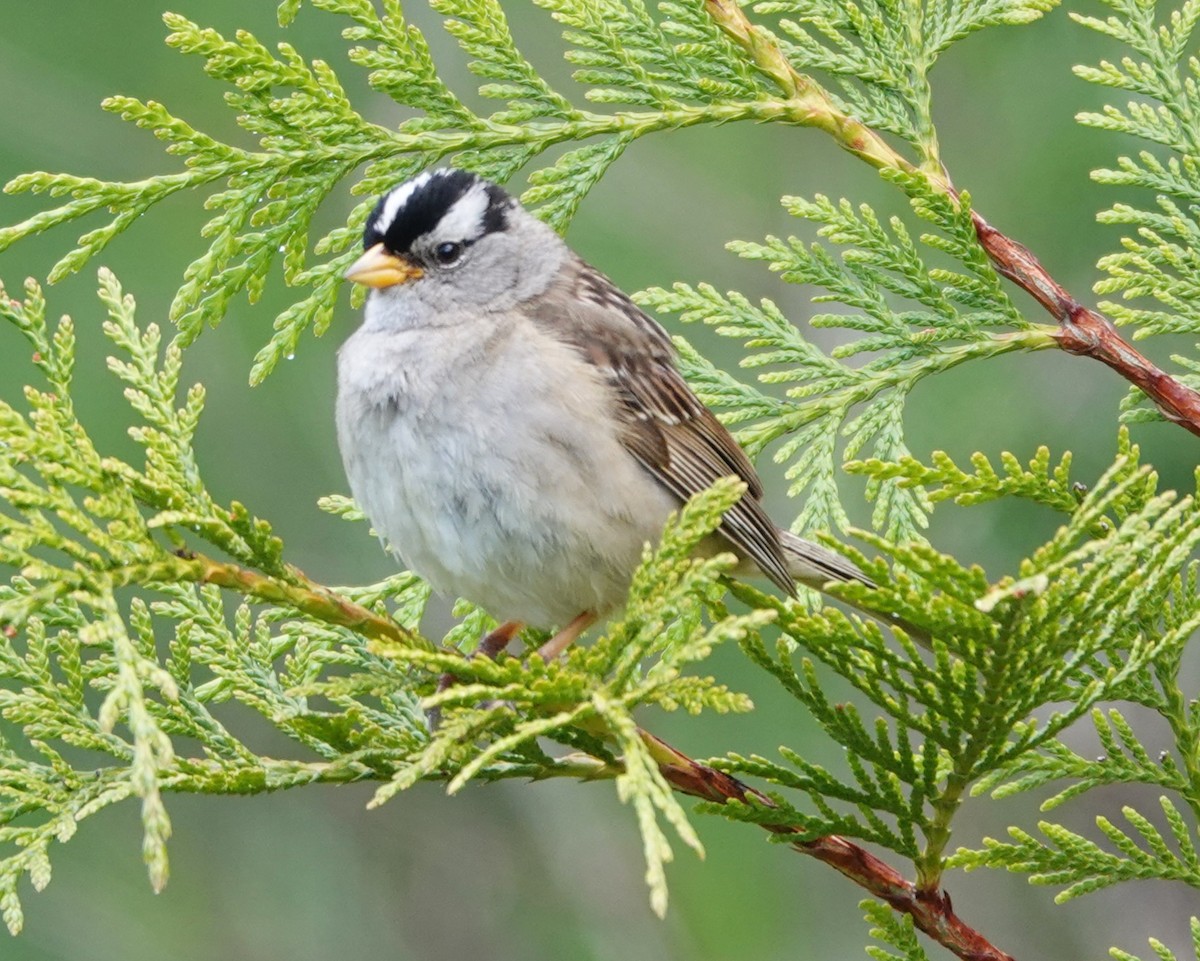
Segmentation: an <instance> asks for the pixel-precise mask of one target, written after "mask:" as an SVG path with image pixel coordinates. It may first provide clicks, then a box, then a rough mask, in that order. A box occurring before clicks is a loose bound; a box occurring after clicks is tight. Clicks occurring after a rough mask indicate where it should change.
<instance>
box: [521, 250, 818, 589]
mask: <svg viewBox="0 0 1200 961" xmlns="http://www.w3.org/2000/svg"><path fill="white" fill-rule="evenodd" d="M572 268H573V269H572ZM533 314H534V320H535V322H537V323H539V324H540V325H543V326H544V327H545V328H546V329H548V330H551V331H552V332H553V333H554V334H555V335H556V336H558V337H561V338H563V339H564V340H566V341H567V342H568V343H570V344H572V345H573V346H574V347H575V348H576V349H578V350H579V351H580V352H581V353H582V354H583V355H584V356H585V357H586V358H587V359H588V360H590V361H591V362H592V363H593V364H595V365H596V367H597V368H598V369H600V370H602V371H604V373H605V374H606V376H607V377H608V378H609V381H610V383H611V384H612V386H613V389H614V391H615V392H616V395H617V398H618V400H619V403H620V404H621V408H622V413H623V414H624V415H625V416H624V418H623V419H624V425H623V426H624V430H623V434H622V441H623V443H624V444H625V446H626V448H627V449H628V450H629V452H630V453H632V454H633V456H634V457H636V458H637V459H638V461H639V462H640V463H641V464H642V465H643V466H644V467H645V468H646V469H647V470H649V471H650V472H651V473H652V474H653V475H654V476H655V477H657V478H658V479H659V481H660V482H661V483H662V484H663V485H664V486H665V487H666V488H667V489H668V490H670V491H671V492H673V493H674V494H675V495H677V496H678V497H679V498H680V499H681V500H687V499H688V498H689V497H691V496H692V495H694V494H698V493H699V492H700V491H703V490H706V489H707V488H709V487H711V486H712V484H713V483H715V482H716V481H717V480H718V479H720V478H722V477H728V476H730V475H735V476H737V477H739V478H741V479H742V480H743V481H745V482H746V487H747V491H746V495H745V496H744V497H743V498H742V499H741V500H740V501H738V503H737V504H735V505H734V506H733V507H732V508H730V510H729V511H727V512H726V514H725V518H724V520H723V521H722V523H721V526H720V528H718V531H719V533H720V534H722V535H723V536H724V537H725V538H726V539H727V540H728V541H729V542H730V543H731V544H732V545H733V546H734V547H735V548H736V549H737V550H738V551H739V552H740V553H742V554H744V555H745V556H746V557H747V558H749V559H750V560H752V561H753V562H754V563H755V564H757V565H758V567H759V568H760V569H761V570H762V572H763V574H765V575H766V576H767V577H769V578H770V579H771V580H772V581H774V582H775V583H776V584H777V585H779V587H780V588H782V589H783V590H784V591H787V592H788V593H789V594H792V593H795V584H794V582H793V580H792V577H791V575H790V574H789V573H788V562H787V560H786V559H785V556H784V551H783V547H782V545H781V543H780V539H779V531H778V529H777V528H776V527H775V524H774V523H773V522H772V521H771V519H770V518H769V517H768V516H767V513H766V511H765V510H764V509H763V506H762V503H761V500H760V499H761V497H762V493H763V489H762V482H761V481H760V480H759V477H758V474H757V473H756V472H755V470H754V466H753V465H752V464H751V463H750V460H749V458H748V457H746V454H745V452H744V451H743V450H742V449H741V448H740V447H739V446H738V444H737V441H735V440H734V439H733V436H732V435H731V434H730V433H729V431H728V430H726V429H725V427H724V426H723V425H722V424H721V422H720V421H718V420H717V419H716V417H714V416H713V414H712V412H711V411H710V410H708V408H706V407H705V406H704V405H703V404H702V403H700V400H699V399H698V398H697V397H696V395H695V394H693V393H692V391H691V388H689V387H688V385H687V383H686V382H685V381H684V379H683V376H682V375H681V374H680V373H679V371H678V370H677V369H676V368H675V364H674V357H675V350H674V346H673V345H672V344H671V340H670V338H669V337H668V336H667V333H666V331H664V330H663V329H662V328H661V327H660V326H659V325H658V324H657V323H655V322H654V321H653V320H652V319H651V318H650V317H648V316H647V315H646V314H645V313H644V312H643V311H642V310H641V309H640V308H638V306H637V305H636V304H634V303H633V301H631V300H630V299H629V298H628V297H627V296H626V295H625V294H624V293H622V292H621V290H620V289H619V288H617V287H616V286H615V285H614V284H613V283H612V282H611V281H610V280H608V278H606V277H604V276H603V275H602V274H600V273H598V272H597V271H595V270H593V269H592V268H591V267H589V266H588V265H587V264H585V263H583V262H582V261H575V262H574V263H573V264H572V265H569V267H568V269H567V270H566V271H565V272H564V276H563V278H562V280H561V281H560V282H559V286H558V289H554V288H552V289H551V290H550V291H549V292H548V295H547V296H546V297H545V298H543V299H542V300H541V302H540V304H539V305H538V306H537V307H536V308H534V311H533ZM568 315H569V316H568Z"/></svg>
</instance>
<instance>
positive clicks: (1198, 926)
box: [1109, 917, 1200, 961]
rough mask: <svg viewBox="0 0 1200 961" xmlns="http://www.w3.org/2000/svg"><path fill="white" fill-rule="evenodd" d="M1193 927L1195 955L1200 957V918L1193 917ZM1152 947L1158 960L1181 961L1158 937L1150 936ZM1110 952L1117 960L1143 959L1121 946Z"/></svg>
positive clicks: (1132, 960) (1131, 960)
mask: <svg viewBox="0 0 1200 961" xmlns="http://www.w3.org/2000/svg"><path fill="white" fill-rule="evenodd" d="M1191 929H1192V953H1193V957H1195V958H1200V918H1196V917H1193V918H1192V920H1191ZM1150 947H1151V949H1153V951H1154V954H1155V956H1156V957H1157V958H1158V961H1180V959H1178V958H1177V957H1176V955H1175V952H1174V951H1172V950H1171V949H1170V948H1168V947H1167V946H1166V945H1165V944H1163V943H1162V942H1161V941H1159V940H1158V938H1150ZM1109 953H1110V954H1111V955H1112V956H1113V957H1114V958H1116V961H1141V959H1140V958H1138V957H1137V956H1136V955H1133V954H1130V953H1129V952H1128V951H1122V950H1121V949H1120V948H1111V949H1110V951H1109Z"/></svg>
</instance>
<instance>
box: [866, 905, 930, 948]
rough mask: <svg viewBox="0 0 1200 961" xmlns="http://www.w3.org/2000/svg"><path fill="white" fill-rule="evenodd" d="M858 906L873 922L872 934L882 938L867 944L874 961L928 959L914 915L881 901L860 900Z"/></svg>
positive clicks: (870, 921) (871, 923) (875, 937)
mask: <svg viewBox="0 0 1200 961" xmlns="http://www.w3.org/2000/svg"><path fill="white" fill-rule="evenodd" d="M858 906H859V907H860V908H861V909H862V911H863V915H864V917H865V918H866V920H867V923H868V924H870V925H871V937H873V938H874V939H875V940H876V941H879V942H881V944H879V945H875V944H871V945H867V954H868V955H870V956H871V957H872V958H874V959H875V961H929V956H928V955H927V954H926V953H925V949H924V948H923V947H922V946H921V942H920V941H918V940H917V931H916V928H915V927H914V925H913V920H912V916H911V915H907V914H899V913H898V912H896V911H893V910H891V909H890V908H888V907H887V906H886V905H883V904H880V903H879V902H878V901H860V902H859V905H858ZM893 949H894V950H893Z"/></svg>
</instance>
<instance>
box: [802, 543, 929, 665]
mask: <svg viewBox="0 0 1200 961" xmlns="http://www.w3.org/2000/svg"><path fill="white" fill-rule="evenodd" d="M779 540H780V542H781V543H782V544H783V553H784V556H785V557H786V558H787V563H788V573H789V574H791V575H792V577H794V578H795V579H796V580H797V581H798V582H799V583H801V584H803V585H805V586H806V587H812V588H815V589H816V590H823V589H824V587H825V585H826V584H828V583H829V582H830V581H844V582H847V583H851V584H862V585H863V586H864V587H875V586H876V585H875V582H874V581H872V580H871V579H870V578H869V577H867V575H866V574H864V573H863V572H862V571H860V570H859V569H858V568H857V567H855V566H854V565H853V564H852V563H850V561H848V560H847V559H846V558H844V557H843V556H842V555H841V554H838V553H835V552H834V551H831V550H830V549H829V548H828V547H822V546H821V545H820V544H814V543H813V542H812V541H806V540H805V539H804V538H802V537H797V536H796V535H795V534H793V533H792V532H791V531H785V530H780V532H779ZM839 600H841V601H842V603H844V604H849V605H850V606H851V607H853V608H854V609H855V610H857V611H861V612H862V613H863V614H866V615H868V616H869V617H873V618H874V619H875V620H877V621H879V622H880V623H882V624H887V625H893V626H895V627H898V628H900V629H901V630H902V631H904V633H905V634H907V635H908V636H909V637H911V638H912V639H913V640H914V641H916V642H917V643H918V644H920V645H921V646H922V647H925V648H928V647H929V646H930V645H931V643H932V641H931V638H930V636H929V632H928V631H927V630H925V629H923V628H921V627H918V626H917V625H915V624H913V623H912V622H911V621H907V620H905V619H904V618H902V617H899V616H897V615H895V614H887V613H884V612H882V611H875V610H872V609H871V608H869V607H867V606H865V605H863V604H856V603H855V602H854V601H851V600H849V599H844V598H839Z"/></svg>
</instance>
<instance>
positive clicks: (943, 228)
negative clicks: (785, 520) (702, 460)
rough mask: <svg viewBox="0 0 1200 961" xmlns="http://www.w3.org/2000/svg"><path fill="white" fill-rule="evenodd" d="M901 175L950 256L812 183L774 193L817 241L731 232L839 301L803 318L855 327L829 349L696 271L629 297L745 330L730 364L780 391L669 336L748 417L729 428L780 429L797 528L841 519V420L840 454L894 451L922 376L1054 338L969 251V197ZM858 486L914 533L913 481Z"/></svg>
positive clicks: (882, 523) (888, 519) (698, 384)
mask: <svg viewBox="0 0 1200 961" xmlns="http://www.w3.org/2000/svg"><path fill="white" fill-rule="evenodd" d="M908 189H910V190H911V191H912V192H913V209H914V212H915V213H916V214H917V215H918V217H919V218H920V219H922V220H924V221H925V222H927V223H931V224H932V225H933V226H934V228H935V230H934V231H930V232H926V233H923V234H922V235H921V236H920V241H921V243H922V244H924V245H925V246H926V247H927V248H933V249H934V250H936V251H938V252H940V253H942V254H948V255H950V256H951V257H953V258H955V259H956V260H957V262H958V266H957V267H956V268H955V269H950V268H946V267H936V268H935V267H931V266H929V264H928V263H927V262H926V260H925V259H924V258H923V256H922V251H921V249H920V248H919V247H918V246H917V243H916V242H915V241H914V239H913V238H912V235H911V234H910V232H909V230H908V228H907V227H906V226H905V224H904V223H903V221H902V220H900V218H897V217H893V218H891V220H890V221H889V222H888V223H887V225H884V224H883V223H882V222H881V221H880V220H879V219H878V217H877V216H876V215H875V213H874V211H872V210H871V208H870V207H867V206H866V205H861V206H859V207H857V208H856V207H854V206H853V205H851V204H850V203H849V202H848V201H845V200H843V201H841V202H840V203H833V202H832V201H830V200H829V199H828V198H825V197H821V196H818V197H817V198H816V199H815V200H813V201H808V200H804V199H802V198H798V197H786V198H784V205H785V206H786V207H787V209H788V210H789V212H790V213H792V214H793V215H794V216H796V217H799V218H802V219H804V220H807V221H810V222H812V223H814V224H816V225H817V234H818V235H819V236H820V237H822V238H824V240H825V241H826V244H820V243H818V244H811V245H810V244H806V243H804V242H802V241H801V240H799V239H798V238H796V237H790V238H788V239H787V240H781V239H779V238H777V237H768V238H767V241H766V243H765V244H752V243H745V242H735V243H732V244H730V245H729V247H730V249H731V250H733V251H735V252H736V253H738V254H739V255H740V256H742V257H744V258H747V259H751V260H761V261H765V262H766V263H767V265H768V267H769V268H770V269H771V270H773V271H776V272H778V273H779V274H780V275H781V276H782V277H783V279H784V280H785V281H787V282H789V283H798V284H807V285H811V286H812V287H814V288H816V290H817V293H816V294H815V295H814V297H813V301H814V302H816V303H825V302H829V301H836V302H838V303H841V304H845V305H847V306H848V307H850V308H851V309H850V312H839V313H828V314H818V315H816V316H814V317H812V318H811V321H810V322H811V323H812V325H813V326H814V327H840V328H843V329H846V330H850V331H854V332H856V333H858V334H859V336H858V339H856V340H853V341H850V342H849V343H846V344H844V345H842V346H840V347H838V348H836V349H835V350H834V351H832V352H831V353H828V354H827V353H825V352H824V351H822V350H820V349H819V348H818V347H817V346H816V345H815V344H813V343H812V342H811V341H809V340H808V339H806V338H805V337H804V335H803V334H802V333H801V331H800V330H799V329H798V328H797V327H795V326H794V325H793V324H792V323H791V322H790V321H789V320H788V319H787V318H786V317H784V316H783V314H782V313H780V311H779V309H778V308H777V307H776V306H775V304H773V303H772V302H771V301H769V300H763V301H762V302H761V304H759V305H757V306H755V305H754V304H752V303H751V302H750V301H749V300H748V299H746V298H745V297H743V296H742V295H740V294H737V293H733V292H731V293H729V294H727V295H724V296H723V295H721V294H719V293H718V292H717V291H716V290H715V289H714V288H713V287H711V286H709V285H707V284H701V285H698V286H696V287H692V286H689V285H687V284H676V285H675V286H674V287H673V288H672V289H671V290H669V291H668V290H664V289H662V288H653V289H651V290H647V291H643V292H642V293H641V294H640V295H639V297H638V301H639V303H642V304H644V305H645V306H648V307H652V308H654V309H655V310H658V311H660V312H664V313H675V314H678V315H679V317H680V319H681V320H683V321H684V322H695V321H702V322H703V323H705V324H708V325H710V326H712V327H714V328H716V331H717V333H719V334H721V335H722V336H725V337H733V338H737V339H739V340H742V341H744V343H745V345H746V348H747V351H748V353H747V355H746V357H744V358H743V360H742V361H741V366H743V367H747V368H755V369H758V368H766V370H764V371H762V372H760V373H759V374H758V375H757V379H758V381H759V382H760V383H763V384H772V385H773V384H785V385H787V390H786V396H787V399H786V400H780V399H776V398H773V397H771V396H769V395H767V394H765V393H763V392H762V391H759V390H757V389H756V388H754V387H751V386H750V385H747V384H744V383H739V382H738V381H736V380H735V379H734V378H732V377H731V376H730V375H729V374H726V373H724V372H720V371H717V370H715V369H714V368H713V367H712V365H711V364H709V363H708V362H706V361H705V360H704V359H703V358H702V357H700V356H699V355H698V354H697V353H696V352H695V351H694V350H692V349H691V348H690V347H688V346H687V345H685V344H681V356H682V361H683V365H684V368H685V370H686V371H687V373H688V376H689V379H690V380H691V382H692V384H693V386H694V387H695V388H696V390H697V392H698V393H699V394H700V396H701V397H702V398H703V399H704V400H705V402H706V403H707V404H709V405H710V406H711V407H713V408H715V409H717V410H718V411H721V412H722V413H726V414H727V417H726V419H727V422H728V423H730V424H745V422H746V421H748V420H750V421H752V423H751V424H749V425H748V426H742V427H741V429H740V430H739V431H738V439H739V440H740V441H741V442H742V444H743V445H744V446H745V447H746V449H747V450H748V451H749V452H750V453H751V454H758V453H760V452H761V451H762V450H763V449H764V448H765V447H767V446H768V445H769V444H771V443H772V442H774V441H777V440H780V439H783V438H786V439H785V440H783V443H782V444H781V445H780V446H779V448H778V449H777V450H776V451H775V455H774V456H775V460H776V461H778V462H781V463H787V464H788V465H789V466H788V471H787V476H788V478H789V479H790V480H791V482H792V483H791V487H790V488H789V493H790V494H791V495H792V496H793V497H798V498H802V499H803V504H804V506H803V508H802V509H801V513H800V515H799V516H798V517H797V518H796V521H795V523H794V524H793V527H794V529H796V530H797V531H807V530H813V529H816V530H824V529H829V528H830V527H839V528H842V529H844V528H845V527H846V526H847V523H848V522H847V519H846V515H845V513H844V511H843V509H842V506H841V497H840V491H839V489H838V486H837V481H836V461H837V458H838V453H839V452H838V449H837V447H838V444H837V438H838V435H839V433H840V434H841V436H842V437H844V438H845V447H844V450H843V451H841V455H842V457H843V458H844V459H847V460H849V459H853V458H855V457H857V456H859V455H860V454H861V453H862V452H863V451H865V450H869V451H870V452H871V453H872V454H873V455H874V459H875V460H878V461H885V462H894V463H904V462H905V461H904V459H905V458H906V457H908V448H907V447H906V445H905V443H904V439H903V430H902V417H903V410H904V402H905V399H906V398H907V396H908V394H909V392H910V391H911V390H912V389H913V388H914V387H915V386H916V384H917V383H918V382H919V381H920V380H921V379H923V378H924V377H926V376H929V375H930V374H934V373H937V372H940V371H943V370H948V369H949V368H951V367H954V366H957V365H958V364H961V363H963V362H965V361H968V360H973V359H976V358H982V357H992V356H996V355H999V354H1003V353H1006V352H1008V351H1011V350H1034V349H1040V348H1044V347H1049V346H1052V345H1053V341H1052V339H1051V338H1050V336H1049V333H1048V331H1047V330H1046V329H1045V328H1040V327H1037V326H1035V325H1031V324H1029V323H1028V322H1027V321H1025V320H1024V319H1023V318H1022V317H1021V316H1020V314H1019V313H1018V312H1017V310H1016V308H1015V307H1014V306H1013V305H1012V304H1011V302H1010V301H1009V300H1008V298H1007V296H1006V294H1005V293H1004V291H1003V289H1002V288H1001V286H1000V280H999V277H998V276H997V274H996V273H995V270H994V269H993V268H992V266H991V265H990V263H989V262H988V261H987V259H986V258H985V257H983V255H982V254H981V253H980V251H979V247H978V243H977V241H976V239H975V233H974V227H973V226H972V224H971V219H970V210H969V198H967V197H966V196H965V195H964V197H963V202H962V207H961V209H960V210H954V209H953V208H951V207H950V206H949V205H948V204H945V203H943V202H941V201H939V199H938V198H937V197H936V196H935V195H933V194H932V193H931V192H929V191H928V190H924V191H922V190H921V189H920V188H919V186H918V185H916V184H914V183H910V184H908ZM834 247H836V248H838V252H837V254H835V253H834V250H833V249H832V248H834ZM865 354H870V355H872V356H870V359H868V360H866V361H864V362H863V363H861V364H859V365H856V366H854V365H851V364H848V363H846V362H844V359H845V358H851V357H858V356H861V355H865ZM868 496H870V497H871V498H872V499H874V501H875V514H874V517H873V519H872V520H873V523H874V525H875V527H876V528H877V529H878V530H881V531H883V532H884V533H885V534H886V536H888V537H889V538H892V539H897V540H898V539H905V538H912V537H917V536H919V532H920V530H921V529H922V528H923V527H924V526H925V523H926V516H927V514H928V512H929V510H930V506H931V505H930V501H929V500H928V498H927V497H926V494H925V492H924V491H923V490H922V489H921V488H919V487H917V486H916V485H914V484H912V483H907V482H905V481H904V480H903V479H902V478H901V477H900V476H899V475H892V474H888V473H886V472H879V473H876V474H873V475H872V476H871V483H870V486H869V490H868Z"/></svg>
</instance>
